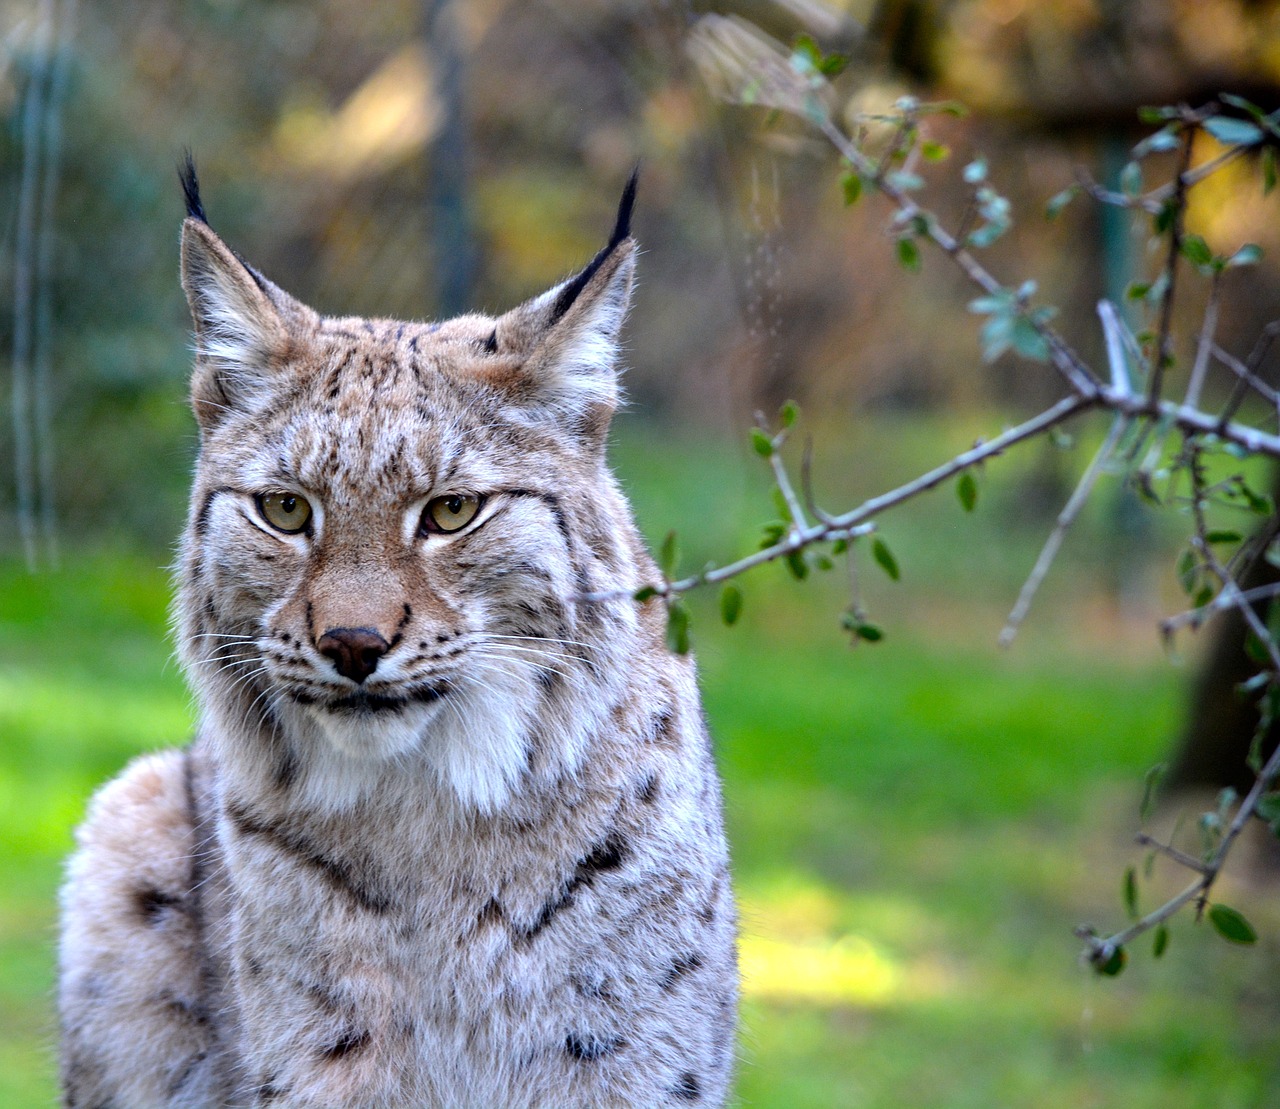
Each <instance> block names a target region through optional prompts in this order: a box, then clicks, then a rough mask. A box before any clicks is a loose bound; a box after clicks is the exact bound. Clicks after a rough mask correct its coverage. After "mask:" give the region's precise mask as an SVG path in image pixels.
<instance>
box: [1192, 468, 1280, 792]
mask: <svg viewBox="0 0 1280 1109" xmlns="http://www.w3.org/2000/svg"><path fill="white" fill-rule="evenodd" d="M1272 496H1273V497H1275V498H1276V500H1277V502H1278V503H1280V470H1277V471H1276V474H1275V476H1274V478H1273V479H1272ZM1278 534H1280V520H1278V519H1277V518H1276V517H1275V516H1272V517H1271V518H1270V519H1269V520H1268V521H1267V523H1266V524H1265V525H1264V526H1263V528H1262V529H1261V531H1260V532H1259V533H1258V535H1257V537H1256V539H1255V541H1256V542H1257V543H1259V544H1260V549H1262V550H1265V549H1266V546H1267V545H1269V544H1270V543H1271V542H1272V541H1273V540H1274V539H1275V538H1276V536H1277V535H1278ZM1276 582H1280V570H1277V569H1276V567H1274V566H1273V565H1272V564H1271V563H1270V562H1268V561H1267V559H1265V558H1262V557H1259V558H1257V559H1255V560H1254V563H1253V565H1252V566H1251V567H1250V568H1249V570H1248V572H1247V573H1246V574H1245V575H1244V576H1243V577H1242V578H1241V580H1240V587H1241V588H1242V589H1245V590H1248V589H1256V588H1258V587H1259V586H1263V585H1273V584H1275V583H1276ZM1270 603H1271V602H1268V601H1260V602H1258V603H1257V604H1256V605H1254V611H1255V612H1257V614H1258V616H1259V618H1260V619H1262V621H1263V622H1264V623H1265V622H1266V619H1267V608H1268V605H1269V604H1270ZM1247 636H1248V628H1247V626H1246V624H1245V620H1244V617H1243V616H1242V615H1241V614H1240V611H1239V610H1238V609H1231V610H1230V611H1229V612H1227V613H1224V614H1223V615H1222V616H1221V617H1219V618H1218V620H1217V622H1216V624H1215V625H1214V631H1213V640H1212V642H1211V643H1210V646H1209V651H1208V653H1207V655H1206V656H1205V659H1204V661H1203V663H1202V664H1201V667H1200V672H1199V673H1198V674H1197V675H1196V678H1195V682H1194V684H1193V686H1192V691H1191V706H1190V709H1189V711H1188V714H1187V721H1186V724H1185V726H1184V728H1183V732H1182V735H1181V737H1180V738H1179V740H1178V745H1177V748H1176V750H1175V752H1174V754H1173V758H1172V762H1171V766H1170V771H1169V777H1168V781H1167V784H1168V786H1169V788H1171V789H1187V788H1194V787H1197V786H1212V787H1222V786H1231V787H1232V788H1233V789H1235V790H1237V791H1238V792H1241V793H1243V792H1245V791H1246V790H1248V789H1249V787H1250V786H1252V785H1253V771H1252V770H1250V769H1249V766H1248V757H1249V748H1250V747H1251V746H1252V744H1253V737H1254V733H1255V732H1256V731H1257V729H1258V723H1259V715H1258V703H1257V699H1256V698H1255V697H1251V696H1248V695H1245V694H1241V693H1240V692H1239V687H1240V684H1241V683H1242V682H1247V681H1248V680H1249V679H1250V678H1252V677H1253V676H1254V675H1255V674H1257V673H1258V672H1259V670H1260V669H1261V668H1260V667H1259V666H1258V664H1257V663H1256V662H1254V661H1253V659H1251V658H1250V657H1249V655H1248V652H1247V651H1246V650H1245V641H1246V639H1247ZM1278 732H1280V729H1278V728H1277V726H1276V725H1275V724H1273V725H1272V726H1271V728H1270V729H1269V731H1268V733H1267V735H1266V737H1265V738H1264V741H1263V755H1264V757H1265V756H1266V755H1267V754H1269V753H1270V752H1271V751H1272V750H1274V749H1275V745H1276V741H1277V738H1280V736H1278Z"/></svg>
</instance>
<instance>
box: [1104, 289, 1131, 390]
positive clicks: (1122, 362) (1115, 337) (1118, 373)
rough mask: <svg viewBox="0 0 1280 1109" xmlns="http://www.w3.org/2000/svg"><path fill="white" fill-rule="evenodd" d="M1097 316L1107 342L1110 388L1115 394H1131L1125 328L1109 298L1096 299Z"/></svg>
mask: <svg viewBox="0 0 1280 1109" xmlns="http://www.w3.org/2000/svg"><path fill="white" fill-rule="evenodd" d="M1098 317H1099V318H1100V319H1101V320H1102V335H1103V338H1104V339H1105V340H1106V344H1107V365H1108V366H1109V367H1110V369H1111V388H1112V391H1113V392H1114V393H1115V394H1116V396H1131V395H1132V393H1133V388H1132V386H1131V385H1130V382H1129V361H1128V359H1127V358H1125V353H1124V347H1125V341H1124V333H1125V331H1126V330H1127V328H1126V327H1125V326H1124V322H1123V321H1122V320H1121V319H1120V313H1119V312H1118V311H1117V309H1116V306H1115V305H1114V304H1112V303H1111V301H1109V300H1100V301H1098Z"/></svg>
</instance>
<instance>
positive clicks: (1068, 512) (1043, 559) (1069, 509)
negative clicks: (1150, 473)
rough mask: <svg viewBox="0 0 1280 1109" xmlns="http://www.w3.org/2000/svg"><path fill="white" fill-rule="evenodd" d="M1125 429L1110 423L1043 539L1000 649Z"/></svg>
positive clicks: (1023, 615)
mask: <svg viewBox="0 0 1280 1109" xmlns="http://www.w3.org/2000/svg"><path fill="white" fill-rule="evenodd" d="M1128 426H1129V421H1128V420H1126V419H1124V418H1123V417H1120V416H1117V417H1116V419H1115V420H1114V421H1113V422H1112V424H1111V430H1110V431H1109V432H1108V433H1107V438H1106V439H1105V440H1104V441H1103V444H1102V446H1101V447H1099V448H1098V453H1097V454H1095V455H1094V456H1093V461H1092V462H1090V463H1089V466H1088V468H1087V469H1086V470H1085V472H1084V474H1083V476H1082V477H1081V478H1080V482H1079V484H1077V485H1076V488H1075V492H1073V493H1072V494H1071V498H1070V500H1068V501H1067V503H1066V506H1065V507H1064V508H1063V510H1062V511H1061V512H1060V513H1059V514H1058V521H1057V523H1056V524H1055V525H1054V528H1053V531H1051V532H1050V533H1049V538H1048V539H1047V540H1045V544H1044V547H1043V548H1042V549H1041V551H1040V557H1039V558H1037V559H1036V562H1035V565H1034V566H1033V567H1032V568H1031V573H1030V575H1029V576H1028V577H1027V580H1026V582H1025V583H1024V584H1023V586H1022V591H1021V592H1020V593H1019V594H1018V600H1017V603H1016V604H1014V606H1013V611H1012V612H1010V613H1009V618H1008V619H1007V620H1006V621H1005V625H1004V629H1003V630H1002V631H1001V632H1000V641H999V642H1000V646H1001V647H1008V646H1009V645H1010V644H1011V643H1012V642H1013V640H1014V637H1015V636H1017V634H1018V629H1019V628H1020V627H1021V626H1022V621H1023V620H1025V619H1026V616H1027V613H1028V612H1029V611H1030V610H1031V602H1032V601H1033V600H1034V599H1035V595H1036V593H1037V591H1038V590H1039V589H1040V585H1041V583H1042V582H1043V581H1044V579H1045V577H1046V575H1047V574H1048V573H1049V569H1050V567H1051V566H1052V565H1053V560H1054V559H1055V558H1057V557H1058V549H1059V548H1060V547H1061V546H1062V541H1063V540H1064V539H1065V538H1066V535H1067V531H1068V530H1069V529H1070V528H1071V525H1072V524H1073V523H1075V519H1076V517H1077V516H1078V515H1079V514H1080V510H1081V509H1082V508H1083V507H1084V505H1085V502H1086V501H1087V500H1088V499H1089V495H1090V494H1091V493H1092V492H1093V487H1094V485H1095V484H1096V483H1097V480H1098V478H1099V477H1100V476H1101V474H1102V469H1103V467H1104V466H1105V465H1106V464H1107V461H1108V460H1109V459H1110V457H1111V452H1112V451H1114V450H1115V448H1116V444H1117V443H1119V442H1120V436H1121V435H1123V434H1124V432H1125V429H1126V428H1127V427H1128Z"/></svg>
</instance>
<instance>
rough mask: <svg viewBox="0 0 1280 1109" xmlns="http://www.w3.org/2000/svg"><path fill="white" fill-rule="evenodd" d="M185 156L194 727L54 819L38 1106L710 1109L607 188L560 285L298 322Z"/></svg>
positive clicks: (698, 784) (718, 944)
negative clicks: (446, 313)
mask: <svg viewBox="0 0 1280 1109" xmlns="http://www.w3.org/2000/svg"><path fill="white" fill-rule="evenodd" d="M183 183H184V188H185V191H186V195H187V204H188V213H189V215H188V218H187V220H186V221H185V223H184V225H183V229H182V278H183V286H184V288H185V290H186V293H187V298H188V301H189V303H190V306H191V312H192V316H193V318H194V324H195V335H196V348H197V353H196V361H195V369H194V372H193V376H192V382H191V399H192V406H193V408H194V411H195V415H196V420H197V423H198V425H199V429H200V450H199V456H198V460H197V463H196V468H195V477H194V484H193V489H192V497H191V508H190V514H189V518H188V522H187V527H186V531H185V534H184V537H183V541H182V550H181V555H180V563H179V568H178V601H177V608H176V625H177V628H178V638H179V649H180V652H181V656H182V659H183V663H184V666H185V668H186V672H187V674H188V676H189V679H190V682H191V684H192V686H193V688H194V689H195V691H196V694H197V698H198V703H199V706H200V720H199V725H198V729H197V735H196V738H195V740H194V741H193V742H192V744H191V745H190V746H189V747H187V748H186V749H184V750H181V751H173V752H168V753H163V754H158V755H151V756H147V757H146V758H143V759H140V760H138V761H137V762H135V763H134V764H133V765H132V766H130V767H129V768H127V769H126V770H125V772H124V773H123V775H122V776H121V777H120V778H119V779H117V780H116V781H115V782H112V783H111V784H109V785H107V786H106V787H105V788H104V789H103V790H102V791H101V792H100V793H99V794H98V796H97V797H96V798H95V799H94V801H93V803H92V805H91V807H90V811H89V814H88V817H87V818H86V820H85V823H84V825H83V826H82V827H81V829H80V830H79V833H78V844H79V846H78V849H77V851H76V853H75V854H74V855H73V857H72V859H71V861H70V864H69V867H68V874H67V880H66V884H65V886H64V890H63V931H62V944H61V980H60V987H59V1004H60V1013H61V1023H62V1039H63V1048H62V1073H63V1089H64V1103H65V1104H66V1105H67V1106H77V1107H82V1109H105V1107H108V1106H113V1107H116V1109H125V1107H127V1109H152V1107H164V1109H178V1107H183V1109H204V1107H210V1109H212V1107H214V1106H218V1107H221V1106H273V1107H276V1106H291V1107H292V1106H297V1107H304V1106H306V1107H314V1109H347V1107H350V1109H357V1107H359V1109H374V1107H404V1109H409V1107H413V1109H420V1107H428V1106H430V1107H440V1109H445V1107H449V1109H469V1107H505V1109H518V1107H530V1109H532V1107H552V1106H555V1107H568V1106H662V1105H690V1104H701V1105H708V1106H714V1105H720V1104H723V1103H724V1101H725V1099H726V1097H727V1096H728V1087H729V1082H730V1078H731V1071H732V1061H733V1053H734V1027H735V1018H736V1008H737V968H736V954H735V911H734V906H733V900H732V892H731V889H730V882H729V876H728V858H727V853H726V848H725V843H724V835H723V830H722V824H721V813H720V796H719V784H718V780H717V776H716V772H715V767H714V763H713V760H712V756H711V751H710V745H709V742H708V739H707V735H706V731H705V727H704V724H703V719H702V713H701V709H700V707H699V701H698V694H697V688H696V684H695V675H694V671H693V663H692V662H691V660H689V659H688V658H682V657H678V656H675V655H672V654H670V653H668V651H667V650H666V647H665V642H664V624H665V620H664V613H663V611H662V607H661V602H660V601H659V600H654V601H650V602H647V603H645V604H639V605H638V604H636V603H635V602H634V601H633V600H632V599H631V597H630V593H631V592H633V591H635V590H636V589H638V588H639V587H640V586H641V585H643V584H645V583H646V582H648V581H652V580H653V579H654V578H655V576H656V574H657V571H656V569H655V567H654V565H653V563H652V561H651V559H650V557H649V555H648V553H647V552H646V550H645V548H644V545H643V543H642V541H641V539H640V537H639V535H638V533H637V531H636V528H635V525H634V523H633V521H632V518H631V513H630V510H629V508H628V505H627V503H626V501H625V500H624V498H623V496H622V494H621V493H620V492H619V489H618V486H617V484H616V482H615V481H614V479H613V477H612V476H611V474H610V472H609V470H608V468H607V465H606V459H605V438H606V434H607V430H608V426H609V422H610V418H611V416H612V413H613V411H614V408H615V407H616V405H617V402H618V380H617V367H616V361H617V345H618V333H619V329H620V327H621V325H622V322H623V317H624V315H625V313H626V311H627V307H628V303H629V298H630V289H631V282H632V273H633V269H634V266H635V255H636V247H635V243H634V240H633V239H632V238H631V235H630V213H631V206H632V201H633V197H634V181H633V182H632V183H631V184H630V185H629V186H628V189H627V191H626V192H625V193H624V196H623V202H622V204H621V206H620V209H619V215H618V220H617V225H616V226H615V228H614V232H613V235H612V236H611V238H610V240H609V241H608V243H607V245H606V246H605V247H604V248H603V249H602V250H601V251H600V253H599V254H597V256H596V257H595V258H594V259H593V260H592V261H591V263H590V264H589V265H588V266H587V267H586V268H585V269H583V270H582V271H581V272H580V273H578V274H577V275H576V276H574V277H572V278H570V279H568V280H566V281H564V282H562V283H561V284H559V285H557V286H555V287H554V288H552V289H551V290H549V291H548V292H546V293H544V294H542V295H541V296H538V297H536V298H535V299H533V300H531V301H529V302H527V303H526V304H524V305H521V306H520V307H517V308H515V309H513V310H511V311H509V312H507V313H506V314H504V315H500V316H497V317H489V316H485V315H478V314H477V315H468V316H462V317H459V318H456V319H452V320H448V321H446V322H443V323H433V324H422V323H402V322H396V321H391V320H380V319H362V318H331V317H325V316H321V315H319V314H317V313H316V312H314V311H313V310H311V309H310V308H308V307H306V306H305V305H303V304H301V303H300V302H298V301H297V300H295V299H294V298H292V297H290V296H289V295H288V294H286V293H285V292H283V291H282V290H281V289H279V288H278V287H277V286H275V285H274V284H272V283H271V282H270V281H268V280H267V279H266V278H265V277H263V276H262V275H261V274H259V273H258V272H257V271H256V270H254V269H252V268H251V267H250V266H248V265H247V264H245V263H244V262H243V261H241V260H240V258H239V257H238V256H237V255H236V254H235V253H233V252H232V251H231V250H230V249H229V248H228V247H227V246H226V245H225V244H224V243H223V241H222V240H221V239H220V238H219V237H218V236H217V235H216V234H215V233H214V231H213V230H212V229H211V228H210V226H209V224H208V223H207V221H206V219H205V215H204V210H203V207H202V206H201V203H200V199H199V193H198V189H197V185H196V180H195V173H194V169H193V168H192V167H191V166H190V164H188V166H187V167H186V168H185V170H184V174H183ZM592 595H605V597H606V599H604V600H600V599H591V597H592Z"/></svg>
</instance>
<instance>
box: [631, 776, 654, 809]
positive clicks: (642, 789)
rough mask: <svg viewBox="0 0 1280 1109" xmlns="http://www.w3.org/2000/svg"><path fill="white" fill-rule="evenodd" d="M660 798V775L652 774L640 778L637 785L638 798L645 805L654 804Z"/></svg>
mask: <svg viewBox="0 0 1280 1109" xmlns="http://www.w3.org/2000/svg"><path fill="white" fill-rule="evenodd" d="M657 799H658V775H656V774H650V775H648V776H647V777H645V778H642V779H641V780H640V784H639V785H638V786H637V787H636V800H637V801H639V802H641V803H642V804H645V805H652V804H653V803H654V801H656V800H657Z"/></svg>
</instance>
